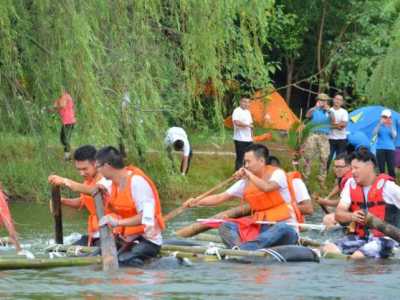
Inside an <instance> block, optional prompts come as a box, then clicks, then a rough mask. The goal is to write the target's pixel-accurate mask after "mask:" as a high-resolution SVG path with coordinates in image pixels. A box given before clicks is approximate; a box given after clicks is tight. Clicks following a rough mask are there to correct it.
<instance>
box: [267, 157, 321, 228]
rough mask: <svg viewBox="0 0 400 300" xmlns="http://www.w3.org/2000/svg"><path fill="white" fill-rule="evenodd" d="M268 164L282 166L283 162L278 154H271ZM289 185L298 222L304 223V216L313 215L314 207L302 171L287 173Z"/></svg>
mask: <svg viewBox="0 0 400 300" xmlns="http://www.w3.org/2000/svg"><path fill="white" fill-rule="evenodd" d="M268 164H269V165H271V166H274V167H280V166H281V163H280V161H279V159H278V158H277V157H276V156H272V155H271V156H270V157H269V159H268ZM286 176H287V180H288V187H289V192H290V196H291V200H292V201H291V205H292V208H293V209H294V211H295V213H296V219H297V222H298V223H304V216H311V215H312V214H313V213H314V207H313V204H312V201H311V197H310V193H309V192H308V189H307V186H306V184H305V183H304V181H303V179H302V176H301V174H300V172H298V171H292V172H288V173H286Z"/></svg>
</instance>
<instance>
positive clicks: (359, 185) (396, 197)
mask: <svg viewBox="0 0 400 300" xmlns="http://www.w3.org/2000/svg"><path fill="white" fill-rule="evenodd" d="M375 168H376V159H375V156H374V155H373V154H372V153H371V152H370V151H368V150H367V149H360V150H358V151H356V152H354V153H353V154H352V157H351V170H352V174H353V178H350V179H349V180H348V181H347V182H346V184H345V186H344V189H343V191H342V193H341V196H340V202H339V205H338V207H337V209H336V214H335V219H336V221H338V222H341V223H350V222H355V223H356V227H355V232H354V233H351V234H348V235H347V236H346V237H344V238H342V239H339V240H337V241H335V242H334V243H328V244H326V245H325V246H324V247H323V251H324V252H328V253H344V254H347V255H351V258H355V259H357V258H365V257H373V258H387V257H388V256H390V255H391V252H392V249H393V247H395V246H396V244H397V243H396V242H395V241H394V240H392V239H390V238H388V237H385V236H383V234H382V233H381V232H380V231H377V230H375V229H372V228H368V227H367V226H365V217H366V213H369V214H372V215H374V216H375V217H377V218H379V219H381V220H384V221H386V222H388V223H391V224H392V225H395V226H398V223H399V216H400V215H399V208H400V186H398V185H396V184H395V183H394V181H393V179H392V178H391V177H390V176H388V175H386V174H380V175H377V174H376V172H375Z"/></svg>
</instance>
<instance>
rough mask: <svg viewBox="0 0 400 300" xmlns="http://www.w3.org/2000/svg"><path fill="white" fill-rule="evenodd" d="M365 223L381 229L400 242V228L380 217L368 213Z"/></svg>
mask: <svg viewBox="0 0 400 300" xmlns="http://www.w3.org/2000/svg"><path fill="white" fill-rule="evenodd" d="M365 223H366V225H367V226H368V227H370V228H373V229H376V230H379V231H380V232H382V233H383V234H385V235H386V236H388V237H391V238H392V239H394V240H395V241H397V242H400V229H399V228H397V227H396V226H393V225H391V224H389V223H387V222H385V221H382V220H381V219H378V218H377V217H375V216H374V215H372V214H367V216H366V218H365Z"/></svg>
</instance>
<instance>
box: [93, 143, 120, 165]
mask: <svg viewBox="0 0 400 300" xmlns="http://www.w3.org/2000/svg"><path fill="white" fill-rule="evenodd" d="M96 160H97V161H98V162H99V163H100V164H109V165H110V166H112V167H113V168H115V169H123V168H124V167H125V164H124V157H123V156H122V154H121V152H119V151H118V150H117V148H115V147H113V146H106V147H103V148H101V149H100V150H99V151H98V152H97V154H96Z"/></svg>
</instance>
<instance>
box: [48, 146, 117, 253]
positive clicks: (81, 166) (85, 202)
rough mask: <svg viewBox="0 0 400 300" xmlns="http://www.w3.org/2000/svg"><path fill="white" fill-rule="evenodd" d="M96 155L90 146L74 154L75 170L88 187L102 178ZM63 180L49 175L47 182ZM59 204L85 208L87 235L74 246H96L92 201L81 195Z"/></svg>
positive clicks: (96, 237)
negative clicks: (97, 167) (97, 166)
mask: <svg viewBox="0 0 400 300" xmlns="http://www.w3.org/2000/svg"><path fill="white" fill-rule="evenodd" d="M96 153H97V150H96V148H95V147H94V146H92V145H84V146H81V147H79V148H78V149H76V150H75V152H74V164H75V168H76V170H77V171H78V172H79V174H80V175H81V176H82V177H83V179H84V182H83V184H84V185H87V186H89V187H94V186H95V185H96V183H97V182H98V181H99V180H100V179H102V178H103V176H102V175H101V174H100V173H99V172H98V171H97V169H96ZM64 179H65V178H62V177H60V176H58V175H51V176H49V179H48V180H49V183H50V184H58V183H59V182H63V181H64ZM68 180H69V179H68ZM102 182H103V184H104V185H111V182H110V181H109V182H108V183H107V182H104V180H103V181H102ZM61 203H62V204H63V205H65V206H69V207H72V208H76V209H82V208H83V207H85V208H86V210H87V211H88V213H89V216H88V226H87V235H83V236H82V237H81V239H80V240H78V241H76V242H75V243H74V245H80V246H98V245H99V242H100V239H99V237H100V236H99V225H98V220H97V216H96V206H95V204H94V199H93V198H92V197H91V196H89V195H86V194H83V193H81V195H80V197H77V198H61Z"/></svg>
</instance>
